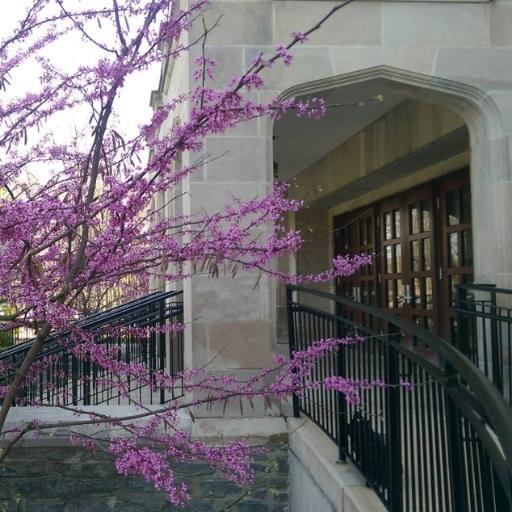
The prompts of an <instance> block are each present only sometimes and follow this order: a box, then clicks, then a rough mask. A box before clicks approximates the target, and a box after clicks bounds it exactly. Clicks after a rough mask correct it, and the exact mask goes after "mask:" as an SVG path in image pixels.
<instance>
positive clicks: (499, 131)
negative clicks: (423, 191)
mask: <svg viewBox="0 0 512 512" xmlns="http://www.w3.org/2000/svg"><path fill="white" fill-rule="evenodd" d="M372 80H382V81H384V82H385V83H386V84H388V85H387V86H388V87H390V88H393V89H394V90H395V91H397V90H399V91H400V92H402V93H403V95H404V97H407V98H411V99H416V100H419V101H424V102H427V103H434V104H438V105H442V106H444V107H446V108H447V109H449V110H452V111H453V112H455V113H456V114H458V115H459V116H460V117H461V118H462V119H463V120H464V121H465V123H466V124H467V126H468V129H469V132H470V138H471V145H472V146H473V145H475V144H477V143H478V142H480V141H482V140H489V139H491V140H492V139H500V138H502V137H504V129H503V123H502V118H501V114H500V111H499V109H498V107H497V105H496V103H495V102H494V100H493V99H492V98H491V97H490V96H489V95H488V94H486V93H485V92H484V91H483V90H481V89H479V88H478V87H475V86H473V85H469V84H465V83H462V82H457V81H454V80H447V79H444V78H440V77H435V76H431V75H424V74H421V73H416V72H412V71H408V70H405V69H400V68H395V67H392V66H376V67H372V68H367V69H363V70H359V71H354V72H351V73H346V74H342V75H336V76H331V77H328V78H323V79H320V80H315V81H311V82H307V83H301V84H298V85H295V86H292V87H290V88H288V89H286V90H285V91H283V92H282V93H281V94H280V99H287V98H291V97H296V96H303V95H307V94H315V93H319V92H322V91H326V90H330V89H337V88H343V87H344V86H351V85H356V84H358V83H364V82H368V81H372ZM271 122H272V121H271Z"/></svg>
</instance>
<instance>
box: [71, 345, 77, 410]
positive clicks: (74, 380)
mask: <svg viewBox="0 0 512 512" xmlns="http://www.w3.org/2000/svg"><path fill="white" fill-rule="evenodd" d="M71 401H72V403H73V405H78V358H77V357H76V356H75V355H74V354H72V355H71Z"/></svg>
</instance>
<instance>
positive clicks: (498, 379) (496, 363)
mask: <svg viewBox="0 0 512 512" xmlns="http://www.w3.org/2000/svg"><path fill="white" fill-rule="evenodd" d="M490 295H491V311H490V313H491V315H490V316H491V360H492V381H493V383H494V385H495V386H496V387H497V388H498V389H499V390H500V391H501V393H503V375H502V363H501V360H502V354H501V346H500V341H499V334H498V333H499V327H498V320H497V316H498V310H497V307H496V292H491V294H490Z"/></svg>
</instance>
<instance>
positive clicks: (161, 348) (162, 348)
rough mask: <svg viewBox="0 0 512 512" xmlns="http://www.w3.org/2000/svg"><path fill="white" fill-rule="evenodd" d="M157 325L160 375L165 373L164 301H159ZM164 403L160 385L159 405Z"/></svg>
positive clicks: (163, 393) (163, 394) (163, 389)
mask: <svg viewBox="0 0 512 512" xmlns="http://www.w3.org/2000/svg"><path fill="white" fill-rule="evenodd" d="M159 325H160V333H159V339H160V346H159V348H158V360H159V370H160V372H161V375H163V374H164V371H165V359H166V357H165V356H166V353H165V337H166V332H165V331H164V327H165V300H161V301H160V311H159ZM164 402H165V388H164V387H163V386H162V383H160V403H161V404H163V403H164Z"/></svg>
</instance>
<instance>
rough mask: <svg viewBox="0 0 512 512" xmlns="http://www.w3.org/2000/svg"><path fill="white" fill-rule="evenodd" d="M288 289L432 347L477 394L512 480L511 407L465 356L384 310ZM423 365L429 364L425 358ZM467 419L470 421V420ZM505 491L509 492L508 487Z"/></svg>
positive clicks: (383, 339)
mask: <svg viewBox="0 0 512 512" xmlns="http://www.w3.org/2000/svg"><path fill="white" fill-rule="evenodd" d="M287 288H288V290H289V291H290V292H293V291H296V292H299V293H305V294H309V295H314V296H316V297H320V298H323V299H328V300H330V301H333V302H335V303H337V304H340V305H344V306H348V307H350V308H351V309H354V310H358V311H360V312H363V313H367V314H369V315H372V316H373V317H375V318H378V319H380V320H383V321H384V322H388V323H390V324H393V325H394V326H396V327H398V328H399V329H401V330H402V331H407V332H409V333H411V334H412V335H413V336H415V337H416V338H417V339H418V340H420V341H422V342H423V343H425V344H428V345H429V346H430V347H432V348H433V349H434V350H435V351H436V352H437V353H438V354H439V355H440V356H441V357H442V359H443V361H444V362H445V363H447V364H448V365H449V366H450V367H451V368H453V369H454V370H455V371H456V372H457V373H458V374H459V375H460V376H461V377H462V378H463V379H464V381H465V382H466V383H467V384H468V385H469V386H470V388H471V389H472V391H473V393H474V394H475V395H476V397H477V399H478V403H479V405H480V406H481V408H482V409H483V411H484V412H485V415H486V417H487V418H488V419H489V420H490V424H491V425H492V428H493V431H494V433H495V434H496V436H497V438H498V440H499V442H500V444H501V450H502V452H503V456H504V459H505V460H504V462H505V465H506V468H507V472H508V475H509V479H512V408H511V407H510V406H509V404H508V403H507V402H506V401H505V399H504V397H503V396H502V395H501V394H500V393H499V391H498V390H497V389H496V387H495V386H493V384H492V383H491V382H490V381H489V379H488V378H487V377H486V376H485V374H484V373H483V372H482V371H481V370H480V369H479V368H478V367H477V366H476V365H475V364H473V363H472V362H471V361H470V360H469V359H468V358H467V357H466V356H464V355H463V354H462V352H460V351H459V350H457V349H456V348H455V347H454V346H453V345H451V344H450V343H449V342H448V341H446V340H444V339H443V338H441V337H439V336H437V335H435V334H433V333H431V332H430V331H427V330H426V329H423V328H421V327H419V326H417V325H414V324H411V323H409V322H407V321H406V320H403V319H402V318H400V317H398V316H396V315H394V314H392V313H388V312H386V311H384V310H381V309H377V308H374V307H372V306H369V305H367V304H363V303H360V302H354V301H352V300H350V299H346V298H343V297H339V296H337V295H333V294H330V293H327V292H322V291H319V290H313V289H310V288H305V287H302V286H297V285H288V287H287ZM382 341H383V342H385V343H386V344H392V343H393V342H391V341H390V340H389V339H387V337H383V338H382ZM393 346H394V347H395V348H397V349H399V350H402V351H405V350H407V349H405V348H404V347H400V348H399V347H398V346H396V344H393ZM407 353H408V354H410V353H412V352H411V351H410V350H407ZM417 357H420V358H421V356H419V355H417ZM425 362H426V363H428V364H430V362H428V361H427V360H426V359H425ZM446 387H447V389H448V390H449V389H450V385H447V386H446ZM468 419H470V420H471V418H468ZM507 490H508V491H509V492H510V485H509V486H508V489H507Z"/></svg>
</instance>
